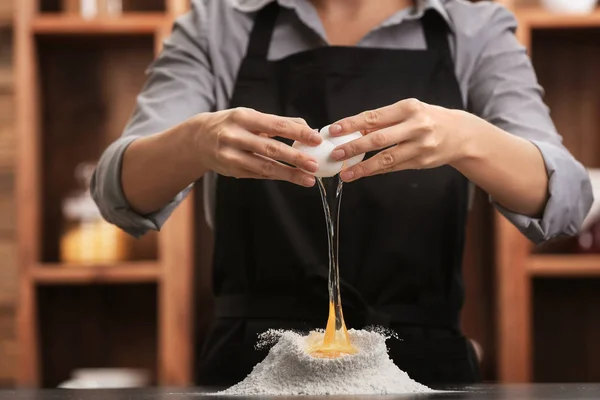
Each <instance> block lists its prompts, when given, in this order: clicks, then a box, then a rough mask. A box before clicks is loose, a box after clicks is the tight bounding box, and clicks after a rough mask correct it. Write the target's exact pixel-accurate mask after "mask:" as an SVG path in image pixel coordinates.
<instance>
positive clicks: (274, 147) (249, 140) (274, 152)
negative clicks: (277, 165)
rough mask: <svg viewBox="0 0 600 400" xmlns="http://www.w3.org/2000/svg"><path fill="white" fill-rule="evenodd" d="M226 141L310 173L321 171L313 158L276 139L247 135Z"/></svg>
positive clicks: (234, 136)
mask: <svg viewBox="0 0 600 400" xmlns="http://www.w3.org/2000/svg"><path fill="white" fill-rule="evenodd" d="M224 140H226V141H227V144H228V145H230V146H232V147H235V148H238V149H242V150H246V151H250V152H252V153H256V154H260V155H261V156H264V157H267V158H270V159H272V160H278V161H283V162H285V163H288V164H291V165H294V166H296V167H298V168H301V169H303V170H305V171H308V172H317V170H318V169H319V164H317V160H315V159H314V158H313V157H311V156H309V155H308V154H305V153H302V152H301V151H299V150H296V149H294V148H292V147H291V146H288V145H287V144H285V143H282V142H279V141H277V140H275V139H271V138H266V137H262V136H259V135H254V134H252V133H247V134H246V135H232V136H231V137H228V138H226V139H224Z"/></svg>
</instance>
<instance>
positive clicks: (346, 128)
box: [329, 99, 425, 136]
mask: <svg viewBox="0 0 600 400" xmlns="http://www.w3.org/2000/svg"><path fill="white" fill-rule="evenodd" d="M424 106H425V104H424V103H422V102H420V101H419V100H416V99H406V100H401V101H399V102H397V103H394V104H392V105H389V106H386V107H381V108H376V109H374V110H368V111H364V112H362V113H360V114H358V115H355V116H352V117H348V118H344V119H341V120H339V121H337V122H336V123H334V124H332V125H331V127H329V133H331V134H332V135H334V136H339V135H343V134H348V133H351V132H357V131H359V132H363V133H364V132H366V131H370V130H371V131H372V130H376V129H381V128H385V127H388V126H390V125H393V124H397V123H400V122H402V121H405V120H407V119H408V118H410V117H411V116H412V115H414V114H416V113H418V112H419V111H421V110H422V109H423V108H424Z"/></svg>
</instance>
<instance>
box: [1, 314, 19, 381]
mask: <svg viewBox="0 0 600 400" xmlns="http://www.w3.org/2000/svg"><path fill="white" fill-rule="evenodd" d="M16 360H17V343H16V334H15V312H14V309H12V308H4V307H2V306H0V387H6V386H11V385H12V384H13V382H14V381H15V375H16V369H15V364H16Z"/></svg>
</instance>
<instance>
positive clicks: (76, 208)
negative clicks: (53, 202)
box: [60, 164, 127, 264]
mask: <svg viewBox="0 0 600 400" xmlns="http://www.w3.org/2000/svg"><path fill="white" fill-rule="evenodd" d="M93 171H94V165H93V164H81V165H80V166H78V167H77V169H76V172H75V175H76V178H77V180H78V182H79V185H80V189H79V190H77V191H76V192H74V193H72V194H71V195H70V196H68V197H67V198H65V199H64V201H63V205H62V211H63V217H64V218H63V219H64V222H63V233H62V236H61V240H60V259H61V261H62V262H65V263H72V264H90V263H94V264H97V263H114V262H118V261H123V260H125V259H126V258H127V246H126V237H125V233H123V232H122V231H121V230H120V229H119V228H117V227H116V226H114V225H112V224H109V223H108V222H106V221H105V220H104V219H103V218H102V215H101V214H100V211H99V210H98V207H97V206H96V203H95V202H94V200H93V199H92V196H91V194H90V192H89V183H90V181H91V177H92V174H93Z"/></svg>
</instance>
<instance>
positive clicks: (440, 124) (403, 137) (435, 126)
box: [329, 99, 469, 181]
mask: <svg viewBox="0 0 600 400" xmlns="http://www.w3.org/2000/svg"><path fill="white" fill-rule="evenodd" d="M468 117H469V114H467V113H465V112H463V111H457V110H449V109H446V108H442V107H438V106H432V105H429V104H425V103H422V102H420V101H419V100H415V99H407V100H402V101H399V102H397V103H395V104H392V105H390V106H387V107H383V108H379V109H376V110H371V111H365V112H363V113H361V114H359V115H355V116H353V117H349V118H345V119H343V120H340V121H338V122H337V123H335V124H333V125H332V126H331V127H330V129H329V130H330V132H331V134H332V135H334V136H341V135H344V134H348V133H350V132H356V131H360V132H362V133H363V137H362V138H360V139H357V140H354V141H352V142H349V143H346V144H344V145H342V146H339V147H338V148H337V149H336V150H335V151H334V152H333V153H332V158H334V159H335V160H347V159H349V158H351V157H353V156H355V155H358V154H363V153H367V152H370V151H374V150H381V149H385V150H383V151H381V152H379V153H378V154H376V155H375V156H373V157H371V158H370V159H368V160H365V161H363V162H361V163H359V164H357V165H355V166H354V167H351V168H348V169H346V170H345V171H342V174H341V177H342V179H343V180H344V181H354V180H356V179H360V178H364V177H366V176H370V175H377V174H383V173H387V172H392V171H400V170H406V169H425V168H434V167H439V166H441V165H445V164H452V163H454V162H456V161H457V160H460V159H461V158H462V157H463V155H464V154H465V148H466V146H467V143H468V138H469V134H468V132H469V130H468V129H464V125H465V124H467V123H468V121H469V118H468Z"/></svg>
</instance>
